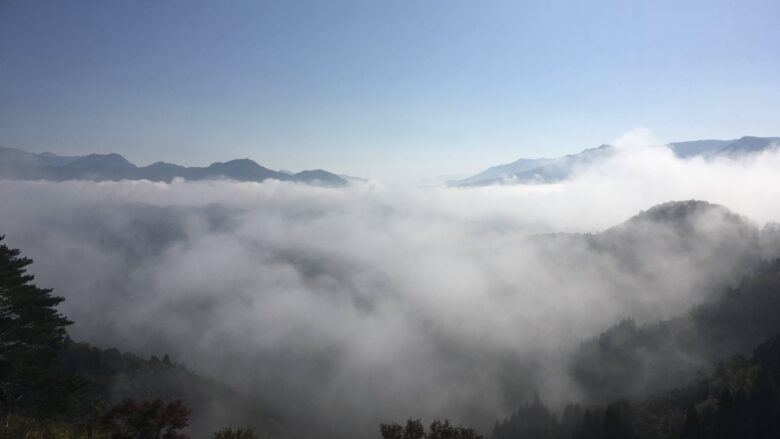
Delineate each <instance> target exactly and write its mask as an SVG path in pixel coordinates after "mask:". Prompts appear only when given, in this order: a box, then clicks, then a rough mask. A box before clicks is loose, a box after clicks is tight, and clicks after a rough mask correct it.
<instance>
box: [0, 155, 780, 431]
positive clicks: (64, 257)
mask: <svg viewBox="0 0 780 439" xmlns="http://www.w3.org/2000/svg"><path fill="white" fill-rule="evenodd" d="M645 143H646V142H645ZM617 146H618V151H617V152H616V153H615V154H614V156H612V157H611V158H609V159H608V160H605V161H603V162H599V163H597V164H593V165H592V166H588V167H583V168H582V169H578V170H576V172H575V173H574V175H573V176H572V178H571V179H569V180H566V181H562V182H558V183H555V184H546V185H517V186H496V187H477V188H439V189H425V190H423V189H407V188H398V187H389V186H383V185H381V184H378V183H365V184H354V185H350V186H346V187H343V188H324V187H313V186H306V185H302V184H296V183H290V182H279V181H265V182H263V183H251V182H244V183H241V182H230V181H194V182H187V181H182V180H174V181H173V182H171V183H153V182H148V181H120V182H86V181H66V182H45V181H10V180H4V181H0V206H2V209H0V233H3V234H6V235H7V243H8V244H9V245H12V246H15V247H19V248H21V249H23V250H24V253H25V254H26V255H27V256H29V257H31V258H32V259H33V260H34V261H35V264H33V266H32V271H33V272H34V274H36V280H37V283H38V284H40V285H41V286H45V287H51V288H54V289H55V292H56V293H57V294H58V295H61V296H64V297H65V298H66V300H65V302H63V304H62V311H63V312H64V313H65V314H66V315H67V316H68V317H69V318H71V319H72V320H74V321H75V322H76V324H75V325H74V326H73V327H71V329H70V333H71V335H72V337H74V338H75V339H79V340H85V341H89V342H90V343H95V344H97V345H99V346H115V347H118V348H119V349H122V350H129V351H133V352H137V353H139V354H142V355H151V354H157V355H159V354H161V353H169V354H170V356H171V358H172V359H173V360H174V361H175V362H181V363H185V364H187V365H188V366H189V367H190V368H191V369H194V370H196V371H197V372H199V373H202V374H204V375H207V376H211V377H218V378H219V379H220V380H222V381H225V382H226V383H227V384H229V385H231V386H234V387H236V388H239V389H242V390H243V391H245V392H247V393H251V394H253V395H257V397H258V398H260V399H262V400H263V401H265V402H266V403H267V404H268V405H269V406H273V407H275V410H276V411H277V412H278V413H277V414H276V415H277V416H278V417H279V418H280V419H281V420H282V422H284V420H286V419H296V420H297V422H298V423H302V424H303V425H298V426H296V427H295V428H297V429H299V431H298V433H299V434H301V435H306V434H307V432H311V431H318V432H320V434H321V437H325V436H334V437H335V436H338V437H358V436H363V437H365V436H366V435H375V434H376V426H377V423H378V422H380V421H387V420H397V419H405V418H407V417H423V418H429V419H430V418H433V417H440V418H444V417H448V418H450V419H455V420H457V421H458V422H464V423H470V424H471V425H474V426H476V427H478V428H481V429H483V430H486V429H487V428H488V427H489V426H490V425H492V423H493V421H494V420H495V419H496V418H497V417H498V416H505V415H506V414H508V413H509V412H510V411H511V410H513V409H514V408H515V407H516V406H517V405H518V404H520V403H522V402H524V401H527V400H528V399H529V398H531V397H532V396H533V394H534V392H535V391H537V390H538V391H539V392H540V393H542V394H544V395H547V397H548V398H552V399H553V400H552V401H550V402H551V403H553V404H560V403H563V402H565V401H572V400H574V401H576V400H581V399H583V398H586V395H585V394H584V393H583V390H582V389H581V388H580V386H578V384H577V382H576V381H575V380H574V379H573V378H572V377H571V374H570V373H569V369H568V367H567V366H568V363H567V361H568V359H569V358H570V357H571V355H572V353H573V352H574V351H576V349H577V348H578V346H579V345H580V343H581V342H582V341H583V340H584V339H586V338H588V337H591V336H594V335H596V334H598V333H599V332H600V331H602V330H604V329H605V328H606V327H608V326H610V325H611V324H613V323H615V322H616V321H619V320H620V319H622V318H625V317H631V318H634V319H636V320H637V322H640V323H642V322H648V323H650V322H655V321H658V320H660V319H666V318H670V317H673V316H677V315H680V314H682V313H684V312H685V311H686V310H687V309H688V308H690V307H692V306H693V305H695V304H697V303H700V302H702V301H704V300H707V299H708V298H710V297H711V296H712V295H713V294H716V293H717V292H718V291H720V290H721V289H723V288H725V287H727V286H730V285H734V284H736V283H737V282H738V281H739V279H740V278H741V277H742V276H743V275H745V274H746V273H747V272H748V271H749V270H750V268H751V267H752V266H754V264H755V263H756V262H757V261H759V260H761V259H762V258H766V257H770V256H776V255H777V245H776V241H775V240H773V239H774V237H775V235H774V233H775V231H776V228H775V227H774V226H772V223H773V222H776V221H780V203H777V202H776V200H780V172H778V169H780V153H778V152H777V150H774V151H766V152H763V153H760V154H754V155H749V156H744V157H737V158H734V157H720V158H711V159H705V158H691V159H680V158H678V157H675V156H674V154H672V152H671V151H669V150H668V149H665V148H662V147H650V146H643V142H636V141H626V142H624V143H623V144H618V145H617ZM691 199H697V200H706V201H707V202H710V203H714V204H715V205H719V206H723V208H721V207H718V206H714V205H710V204H706V203H687V204H675V205H666V206H665V207H659V208H655V209H650V208H651V207H653V206H655V205H658V204H660V203H665V202H669V201H675V200H691ZM648 209H650V210H648ZM641 211H646V212H645V213H643V214H640V215H638V216H637V214H638V213H639V212H641ZM630 218H633V219H630ZM629 219H630V220H629ZM705 366H706V364H702V367H705ZM301 420H303V421H301ZM291 428H292V427H291ZM293 430H294V429H293Z"/></svg>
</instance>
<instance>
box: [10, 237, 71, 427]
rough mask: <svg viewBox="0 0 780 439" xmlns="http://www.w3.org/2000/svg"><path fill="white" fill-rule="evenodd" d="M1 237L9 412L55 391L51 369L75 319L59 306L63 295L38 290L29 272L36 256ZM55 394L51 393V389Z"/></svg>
mask: <svg viewBox="0 0 780 439" xmlns="http://www.w3.org/2000/svg"><path fill="white" fill-rule="evenodd" d="M4 238H5V236H0V408H2V411H3V414H4V415H6V416H7V415H8V414H9V413H10V412H11V411H12V410H13V409H14V407H15V405H16V403H17V402H18V401H19V400H20V399H21V398H22V397H23V396H24V395H27V394H29V393H34V392H35V391H37V390H47V389H48V390H51V388H50V386H51V384H52V382H51V377H50V376H49V375H48V371H49V368H50V366H51V364H52V362H53V361H54V358H55V354H56V350H57V349H59V348H60V347H61V346H62V345H63V343H64V341H65V337H66V332H65V327H66V326H67V325H69V324H71V322H70V321H69V320H68V319H66V318H65V317H64V316H63V315H62V314H60V313H59V312H58V311H57V309H56V306H57V305H58V304H59V303H60V302H62V301H63V300H64V299H63V298H62V297H57V296H53V295H52V294H51V293H52V290H51V289H44V288H38V287H37V286H36V285H35V284H33V283H32V281H33V278H34V277H33V276H32V275H30V274H28V273H27V267H28V266H29V265H30V264H31V263H32V260H30V259H29V258H25V257H22V256H20V251H19V250H18V249H12V248H9V247H8V246H6V245H5V244H2V240H3V239H4ZM50 393H51V392H50Z"/></svg>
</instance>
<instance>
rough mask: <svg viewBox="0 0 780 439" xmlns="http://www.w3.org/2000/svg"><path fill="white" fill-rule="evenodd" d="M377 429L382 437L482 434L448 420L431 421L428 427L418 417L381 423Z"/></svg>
mask: <svg viewBox="0 0 780 439" xmlns="http://www.w3.org/2000/svg"><path fill="white" fill-rule="evenodd" d="M379 430H380V432H381V433H382V437H383V438H384V439H482V436H481V435H480V434H478V433H477V432H476V431H474V430H473V429H471V428H466V427H456V426H453V425H450V421H448V420H445V421H444V422H441V421H438V420H436V421H433V422H432V423H431V425H430V427H429V429H428V432H426V431H425V428H424V427H423V425H422V422H420V420H419V419H417V420H412V419H409V420H408V421H406V425H405V426H402V425H400V424H396V423H392V424H381V425H380V426H379Z"/></svg>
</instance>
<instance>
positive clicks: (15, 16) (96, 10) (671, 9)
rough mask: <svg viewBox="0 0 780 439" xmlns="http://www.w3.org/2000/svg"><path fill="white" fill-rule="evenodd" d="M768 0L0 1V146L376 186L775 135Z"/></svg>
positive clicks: (772, 8)
mask: <svg viewBox="0 0 780 439" xmlns="http://www.w3.org/2000/svg"><path fill="white" fill-rule="evenodd" d="M778 22H780V2H777V1H776V0H774V1H772V0H767V1H745V0H742V1H684V0H676V1H635V2H634V1H625V0H624V1H537V2H529V1H489V0H483V1H477V0H469V1H460V0H441V1H437V0H415V1H403V0H381V1H380V0H352V1H340V0H333V1H325V0H319V1H295V0H282V1H253V2H243V1H224V2H222V1H220V2H218V1H210V2H200V1H144V0H133V1H102V0H101V1H86V0H80V1H67V0H66V1H47V2H41V1H13V0H4V1H2V2H0V144H2V145H4V146H12V147H18V148H22V149H27V150H32V151H45V150H48V151H52V152H56V153H79V154H80V153H87V152H119V153H121V154H123V155H125V156H126V157H127V158H128V159H130V160H131V161H134V162H136V163H138V164H148V163H151V162H154V161H157V160H165V161H172V162H177V163H182V164H187V165H203V164H208V163H210V162H212V161H218V160H227V159H231V158H243V157H249V158H252V159H254V160H256V161H258V162H259V163H261V164H264V165H266V166H269V167H273V168H286V169H291V170H300V169H304V168H316V167H319V168H325V169H329V170H333V171H336V172H343V173H351V174H357V175H361V176H367V177H375V178H380V179H386V180H413V179H415V178H418V177H425V176H431V175H437V174H450V173H453V174H454V173H472V172H476V171H479V170H480V169H481V168H484V167H486V166H488V165H492V164H497V163H501V162H507V161H512V160H514V159H516V158H519V157H540V156H553V155H560V154H564V153H570V152H574V151H577V150H580V149H583V148H586V147H592V146H597V145H599V144H601V143H605V142H609V141H611V140H612V139H614V138H616V137H618V136H619V135H621V134H622V133H624V132H626V131H628V130H631V129H633V128H636V127H645V128H649V129H650V130H652V131H653V133H654V134H655V135H656V136H657V137H658V138H659V139H661V140H663V141H675V140H689V139H700V138H734V137H739V136H741V135H745V134H752V135H780V126H779V125H780V123H779V121H780V110H779V109H778V102H780V79H778V78H780V71H779V70H780V26H778Z"/></svg>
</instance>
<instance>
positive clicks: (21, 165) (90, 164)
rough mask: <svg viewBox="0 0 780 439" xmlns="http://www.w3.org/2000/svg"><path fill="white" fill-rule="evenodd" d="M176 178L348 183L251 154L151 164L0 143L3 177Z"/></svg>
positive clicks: (320, 171) (113, 155)
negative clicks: (276, 166)
mask: <svg viewBox="0 0 780 439" xmlns="http://www.w3.org/2000/svg"><path fill="white" fill-rule="evenodd" d="M175 178H183V179H185V180H214V179H220V178H225V179H231V180H236V181H247V182H262V181H265V180H269V179H273V180H279V181H291V182H296V183H305V184H313V185H319V186H328V187H339V186H344V185H346V184H347V183H348V181H347V180H346V179H344V178H342V177H341V176H339V175H336V174H333V173H331V172H328V171H325V170H323V169H312V170H304V171H301V172H298V173H294V174H289V173H285V172H281V171H275V170H272V169H269V168H266V167H264V166H262V165H260V164H258V163H257V162H255V161H253V160H251V159H249V158H244V159H234V160H229V161H226V162H214V163H212V164H210V165H208V166H205V167H198V166H194V167H186V166H181V165H177V164H175V163H166V162H162V161H158V162H155V163H152V164H151V165H148V166H136V165H135V164H133V163H132V162H130V161H129V160H127V159H126V158H124V157H123V156H122V155H120V154H117V153H109V154H88V155H84V156H59V155H57V154H53V153H50V152H44V153H40V154H37V153H32V152H27V151H24V150H21V149H17V148H8V147H4V146H0V179H10V180H49V181H67V180H89V181H119V180H149V181H155V182H167V183H170V182H171V181H173V180H174V179H175Z"/></svg>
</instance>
